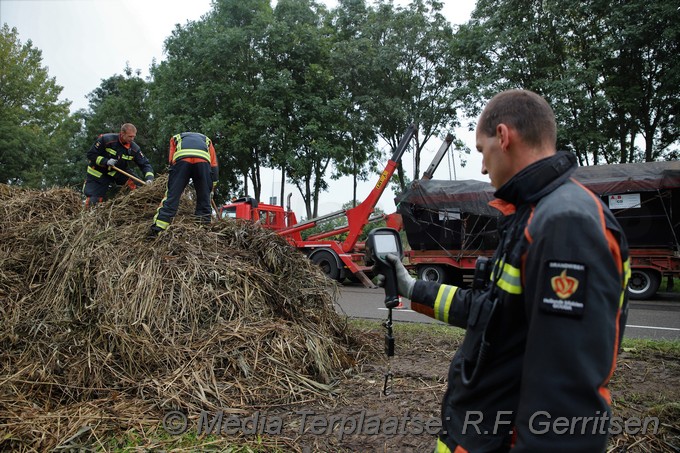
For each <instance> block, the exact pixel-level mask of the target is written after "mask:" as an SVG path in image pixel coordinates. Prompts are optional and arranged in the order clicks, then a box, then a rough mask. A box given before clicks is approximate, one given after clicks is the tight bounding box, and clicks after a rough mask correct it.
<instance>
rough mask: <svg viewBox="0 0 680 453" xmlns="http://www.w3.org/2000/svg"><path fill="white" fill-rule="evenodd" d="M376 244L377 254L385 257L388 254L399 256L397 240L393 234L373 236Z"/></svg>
mask: <svg viewBox="0 0 680 453" xmlns="http://www.w3.org/2000/svg"><path fill="white" fill-rule="evenodd" d="M373 240H374V242H375V253H378V254H380V255H384V254H387V253H393V254H395V255H398V254H399V249H398V248H397V239H396V238H395V237H394V235H392V234H376V235H375V236H373Z"/></svg>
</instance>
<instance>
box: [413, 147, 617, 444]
mask: <svg viewBox="0 0 680 453" xmlns="http://www.w3.org/2000/svg"><path fill="white" fill-rule="evenodd" d="M575 166H576V161H575V158H574V157H573V155H571V154H568V153H563V152H560V153H557V154H556V155H555V156H552V157H548V158H546V159H543V160H541V161H538V162H535V163H534V164H532V165H530V166H529V167H527V168H525V169H524V170H522V171H521V172H520V173H518V174H517V175H515V176H514V177H513V178H512V179H511V180H510V181H508V182H507V183H506V184H505V185H503V186H502V187H501V188H500V189H499V190H498V191H497V192H496V193H495V196H496V198H497V200H494V201H493V202H492V203H497V205H496V207H499V208H500V209H501V211H502V212H503V217H502V218H501V221H500V224H499V233H500V237H501V239H500V244H499V247H498V249H497V250H496V252H495V255H494V258H493V260H492V261H493V268H492V271H491V273H490V274H491V275H490V277H489V278H490V281H489V284H488V286H487V288H482V289H459V288H457V287H455V286H449V285H439V284H436V283H434V282H425V281H421V280H418V281H417V282H416V284H415V286H414V290H413V293H412V297H411V299H412V308H413V309H414V310H415V311H418V312H421V313H424V314H427V315H429V316H431V317H434V318H436V319H439V320H441V321H444V322H447V323H449V324H452V325H455V326H459V327H462V328H465V329H466V335H465V339H464V341H463V344H462V346H461V347H460V349H459V350H458V351H457V352H456V354H455V356H454V358H453V361H452V363H451V366H450V369H449V376H448V382H449V384H448V389H447V391H446V393H445V395H444V399H443V401H442V434H441V435H440V439H439V441H438V445H439V447H438V448H439V450H443V451H446V449H447V448H446V447H448V449H449V450H450V451H452V452H453V451H454V450H455V449H456V448H458V450H456V452H459V451H469V452H492V451H493V452H496V451H509V450H510V449H511V448H512V452H513V453H514V452H517V453H519V452H551V453H557V452H574V453H577V452H578V453H582V452H600V451H605V448H606V443H607V438H608V427H609V423H608V422H609V420H610V397H609V391H608V389H607V383H608V382H609V379H610V377H611V375H612V373H613V371H614V367H615V363H616V357H617V352H618V348H619V342H620V339H621V338H622V336H623V328H624V326H625V318H626V315H627V298H626V285H627V279H628V276H629V275H630V267H629V262H628V246H627V242H626V239H625V236H624V234H623V231H622V229H621V227H620V226H619V224H618V223H617V221H616V219H615V218H614V217H613V215H612V214H611V212H610V211H609V210H608V209H607V207H606V206H605V205H604V204H603V203H602V202H601V201H600V200H599V199H598V198H597V197H596V196H595V195H593V194H592V193H591V192H590V191H588V190H587V189H586V188H585V187H583V186H582V185H581V184H579V183H578V182H576V181H574V180H573V179H571V178H570V175H571V173H572V171H573V169H574V168H575ZM565 420H566V422H565ZM567 422H568V423H569V424H570V425H571V426H569V427H568V428H567V429H566V430H565V426H564V424H565V423H567ZM443 444H446V447H444V445H443ZM442 447H443V448H442Z"/></svg>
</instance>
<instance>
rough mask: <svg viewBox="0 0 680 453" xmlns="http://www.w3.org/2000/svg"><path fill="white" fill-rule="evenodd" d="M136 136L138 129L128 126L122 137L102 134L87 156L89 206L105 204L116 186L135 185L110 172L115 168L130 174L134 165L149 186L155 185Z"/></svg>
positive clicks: (86, 190)
mask: <svg viewBox="0 0 680 453" xmlns="http://www.w3.org/2000/svg"><path fill="white" fill-rule="evenodd" d="M136 136H137V128H136V127H135V126H134V125H133V124H130V123H125V124H123V125H122V126H121V128H120V133H118V134H116V133H110V134H102V135H100V136H99V137H98V138H97V140H96V141H95V142H94V144H93V145H92V148H90V150H89V151H88V152H87V160H88V161H89V166H88V167H87V177H86V179H85V185H84V186H83V193H84V194H85V197H86V201H85V205H86V206H94V205H95V204H97V203H98V202H100V201H103V200H105V199H106V193H107V192H108V190H109V189H110V188H111V187H113V186H123V185H126V184H134V182H133V181H131V180H130V178H128V177H127V176H125V175H124V174H122V173H120V172H118V171H116V170H114V169H113V168H111V167H112V166H114V165H115V166H116V167H117V168H119V169H121V170H123V171H126V172H129V170H128V166H129V164H130V162H134V163H135V164H137V166H138V167H139V168H140V169H141V170H142V173H144V178H145V180H146V181H147V183H148V182H151V181H153V177H154V175H153V168H152V167H151V164H150V163H149V160H148V159H147V158H146V156H144V154H142V151H141V150H140V149H139V146H138V145H137V144H136V143H135V142H134V140H135V137H136ZM134 187H136V185H135V186H134Z"/></svg>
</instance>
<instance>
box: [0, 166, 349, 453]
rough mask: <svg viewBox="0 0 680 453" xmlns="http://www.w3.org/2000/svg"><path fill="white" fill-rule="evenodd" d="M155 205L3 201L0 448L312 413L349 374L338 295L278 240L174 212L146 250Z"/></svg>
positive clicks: (11, 194) (67, 196)
mask: <svg viewBox="0 0 680 453" xmlns="http://www.w3.org/2000/svg"><path fill="white" fill-rule="evenodd" d="M164 190H165V181H164V180H163V179H162V178H161V179H159V180H157V181H156V182H155V183H154V184H153V185H151V186H147V187H143V188H140V189H138V190H136V191H133V192H131V193H129V194H127V195H122V196H119V197H118V198H116V199H114V200H112V201H110V202H107V203H103V204H101V205H98V206H97V207H96V208H95V209H91V210H89V211H83V210H82V201H81V198H80V196H79V194H77V193H74V192H72V191H69V190H65V189H53V190H48V191H44V192H38V191H30V190H20V189H14V188H8V187H7V186H4V187H2V188H0V216H1V217H0V316H1V317H2V325H1V327H0V357H1V360H0V449H3V450H5V449H13V450H16V449H36V450H46V449H52V448H55V447H57V446H60V445H61V446H64V445H67V444H68V442H70V441H71V440H73V439H75V438H79V441H81V442H82V441H83V440H84V441H86V442H87V440H88V439H90V440H91V439H94V438H97V437H101V433H102V432H106V431H107V430H110V429H118V428H123V429H126V428H129V427H130V426H131V425H130V423H131V422H132V421H133V420H134V421H135V423H136V424H141V423H142V422H141V420H147V421H151V422H156V423H157V421H158V419H159V417H160V416H161V414H162V413H163V412H164V411H168V410H170V409H179V410H182V411H185V412H187V413H189V414H198V412H199V411H200V410H201V409H206V410H215V409H226V408H236V409H239V408H241V409H244V408H253V407H271V406H273V405H279V404H288V403H294V402H299V401H303V400H310V399H317V398H319V397H323V396H324V395H329V392H331V390H332V387H333V384H334V383H335V382H336V380H337V379H338V378H339V376H341V375H342V372H343V371H344V370H346V369H348V368H350V367H352V366H353V365H354V364H355V354H354V353H353V352H352V351H353V350H354V348H353V346H354V345H353V341H354V340H352V338H351V336H350V335H349V334H348V332H347V330H346V329H347V325H346V322H345V319H344V317H341V316H339V315H337V314H336V312H335V310H334V307H333V302H334V298H335V297H337V291H336V289H335V287H334V286H332V284H331V283H330V281H329V280H328V279H326V278H325V277H324V276H323V275H322V273H321V272H320V271H319V270H318V269H317V268H316V267H314V266H313V265H311V264H310V262H309V260H307V259H306V258H305V257H304V256H303V255H302V254H301V253H299V252H297V251H296V250H295V249H294V248H292V247H291V246H289V245H288V244H287V243H286V241H285V240H283V239H282V238H281V237H279V236H277V235H276V234H274V233H272V232H269V231H267V230H265V229H262V228H260V227H257V226H255V225H251V224H249V223H246V222H240V221H233V220H232V221H220V222H213V223H212V224H211V225H198V224H195V223H194V222H193V221H192V220H191V219H190V217H191V216H190V214H191V213H192V211H193V202H192V201H190V200H183V202H182V206H181V207H180V213H179V215H178V216H177V217H176V219H175V222H174V223H173V225H172V226H171V227H170V229H169V230H167V231H166V232H164V233H162V234H161V235H160V236H159V237H158V238H157V239H156V240H153V241H148V240H146V239H145V236H146V233H147V231H148V229H149V226H150V225H151V222H152V218H153V215H154V213H155V209H156V207H157V204H158V202H159V201H160V200H161V198H162V197H163V192H164ZM133 425H134V423H133Z"/></svg>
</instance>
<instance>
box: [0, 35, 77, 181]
mask: <svg viewBox="0 0 680 453" xmlns="http://www.w3.org/2000/svg"><path fill="white" fill-rule="evenodd" d="M0 60H2V65H1V66H0V99H1V100H2V103H0V150H2V152H0V182H2V183H6V184H20V185H24V186H28V187H45V186H46V185H47V184H48V180H47V179H45V178H44V176H43V174H44V171H45V169H46V167H47V166H48V163H49V162H53V161H55V160H58V158H59V152H60V151H61V149H62V146H63V145H64V143H62V142H59V139H60V138H61V137H62V136H61V134H59V130H60V128H62V127H68V125H67V124H66V123H67V121H68V107H69V103H68V102H61V101H59V100H58V96H59V93H61V90H62V88H61V87H60V86H59V85H57V84H56V82H55V80H54V78H50V77H49V75H48V72H47V69H46V68H43V67H42V66H41V63H42V53H41V51H40V50H38V49H36V48H35V47H33V44H32V42H31V41H30V40H29V41H27V42H26V43H25V44H22V43H21V42H20V41H19V39H18V32H17V29H16V28H12V29H10V28H9V27H8V26H7V24H4V25H3V27H2V29H0Z"/></svg>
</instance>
